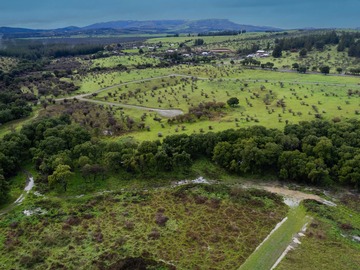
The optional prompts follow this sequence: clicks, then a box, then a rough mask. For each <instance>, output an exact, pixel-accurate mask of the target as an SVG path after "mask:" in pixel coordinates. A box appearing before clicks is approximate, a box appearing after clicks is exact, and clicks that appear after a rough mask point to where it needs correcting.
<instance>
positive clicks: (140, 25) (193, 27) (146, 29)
mask: <svg viewBox="0 0 360 270" xmlns="http://www.w3.org/2000/svg"><path fill="white" fill-rule="evenodd" d="M240 30H246V31H247V32H265V31H281V30H282V29H279V28H275V27H270V26H254V25H245V24H237V23H234V22H232V21H230V20H225V19H207V20H152V21H132V20H120V21H111V22H100V23H95V24H92V25H88V26H85V27H76V26H69V27H65V28H59V29H50V30H43V29H27V28H13V27H0V34H2V35H3V38H21V37H22V38H24V37H51V36H67V35H79V34H175V33H204V32H215V31H240Z"/></svg>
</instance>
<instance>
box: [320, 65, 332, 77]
mask: <svg viewBox="0 0 360 270" xmlns="http://www.w3.org/2000/svg"><path fill="white" fill-rule="evenodd" d="M320 72H321V73H323V74H325V75H326V74H329V73H330V67H329V66H322V67H321V68H320Z"/></svg>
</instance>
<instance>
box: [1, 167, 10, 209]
mask: <svg viewBox="0 0 360 270" xmlns="http://www.w3.org/2000/svg"><path fill="white" fill-rule="evenodd" d="M8 192H9V185H8V183H7V181H6V180H5V177H4V176H3V175H2V174H1V171H0V202H4V201H5V200H6V198H7V196H8Z"/></svg>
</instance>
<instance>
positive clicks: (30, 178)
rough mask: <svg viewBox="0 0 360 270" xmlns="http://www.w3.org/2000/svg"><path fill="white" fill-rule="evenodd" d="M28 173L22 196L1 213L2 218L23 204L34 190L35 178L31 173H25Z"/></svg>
mask: <svg viewBox="0 0 360 270" xmlns="http://www.w3.org/2000/svg"><path fill="white" fill-rule="evenodd" d="M25 173H26V175H27V176H26V186H25V188H24V191H23V192H22V193H21V195H20V196H19V198H17V199H16V201H15V202H13V203H12V204H10V205H9V206H7V207H6V208H5V209H3V210H1V211H0V216H2V215H4V214H6V213H8V212H9V211H11V210H12V209H13V208H14V207H15V206H17V205H19V204H21V203H22V202H23V201H24V200H25V198H26V196H27V194H28V193H29V192H30V191H31V190H32V189H33V187H34V185H35V182H34V177H33V176H32V175H31V174H30V173H29V172H27V171H26V172H25Z"/></svg>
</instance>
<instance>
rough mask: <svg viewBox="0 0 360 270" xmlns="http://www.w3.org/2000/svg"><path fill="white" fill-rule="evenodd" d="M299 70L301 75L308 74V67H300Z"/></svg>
mask: <svg viewBox="0 0 360 270" xmlns="http://www.w3.org/2000/svg"><path fill="white" fill-rule="evenodd" d="M297 70H298V72H299V73H306V67H304V66H301V67H299V68H298V69H297Z"/></svg>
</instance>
